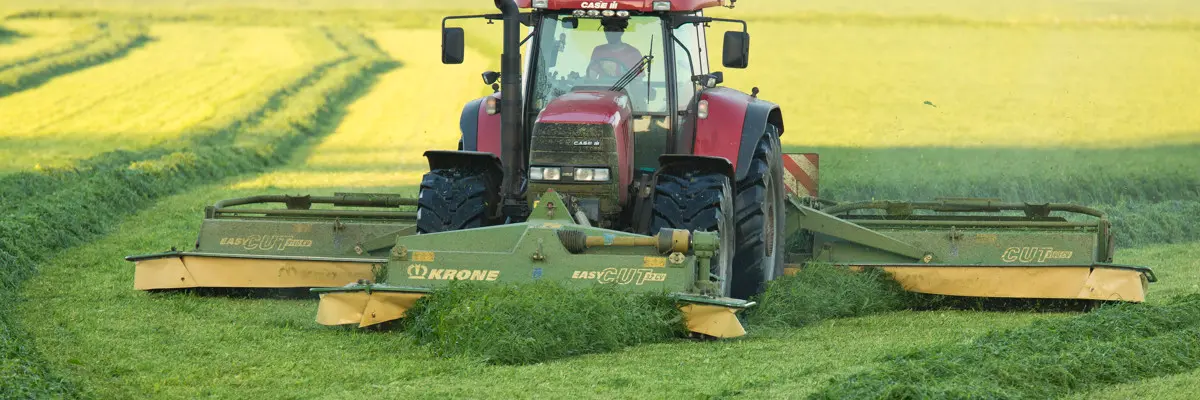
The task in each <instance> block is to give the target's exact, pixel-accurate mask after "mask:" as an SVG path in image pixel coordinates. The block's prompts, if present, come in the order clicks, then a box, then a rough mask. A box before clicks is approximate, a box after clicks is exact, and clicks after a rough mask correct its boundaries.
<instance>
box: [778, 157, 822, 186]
mask: <svg viewBox="0 0 1200 400" xmlns="http://www.w3.org/2000/svg"><path fill="white" fill-rule="evenodd" d="M820 160H821V158H820V157H819V156H817V153H786V154H784V155H783V186H785V187H787V190H788V193H792V194H795V195H797V196H811V197H817V166H818V165H820Z"/></svg>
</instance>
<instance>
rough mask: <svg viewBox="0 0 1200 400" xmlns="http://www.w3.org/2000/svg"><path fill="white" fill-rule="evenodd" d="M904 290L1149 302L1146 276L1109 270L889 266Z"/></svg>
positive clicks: (1084, 268) (1031, 297)
mask: <svg viewBox="0 0 1200 400" xmlns="http://www.w3.org/2000/svg"><path fill="white" fill-rule="evenodd" d="M883 270H884V271H887V272H888V273H890V274H891V275H892V277H893V278H894V279H896V281H897V282H900V286H901V287H903V288H904V290H907V291H910V292H917V293H927V294H939V295H946V296H965V297H1006V298H1027V299H1079V300H1116V301H1129V302H1142V301H1146V287H1147V285H1148V281H1147V279H1146V276H1145V274H1143V273H1142V272H1139V271H1136V270H1131V269H1118V268H1105V267H1089V266H1080V267H1049V268H1048V267H1009V266H1005V267H971V266H961V267H958V266H953V267H948V266H930V267H915V266H884V267H883Z"/></svg>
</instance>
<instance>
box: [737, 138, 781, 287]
mask: <svg viewBox="0 0 1200 400" xmlns="http://www.w3.org/2000/svg"><path fill="white" fill-rule="evenodd" d="M780 152H781V145H780V143H779V129H778V128H777V127H775V126H774V125H769V124H768V125H767V130H766V132H764V135H763V137H762V139H759V141H758V144H757V145H756V147H755V149H754V159H753V160H751V161H750V167H749V170H748V171H747V174H746V177H745V178H743V179H742V180H741V181H739V182H738V190H737V199H736V200H735V201H734V204H735V206H736V207H737V211H736V218H735V225H736V226H737V251H736V252H735V253H734V254H735V255H734V263H733V265H735V266H736V268H735V269H734V271H733V297H737V298H740V299H749V298H750V297H751V296H754V295H756V294H758V293H760V292H762V291H763V289H765V288H766V284H767V282H770V281H771V280H772V279H775V278H776V277H778V276H780V275H782V274H783V258H784V257H783V254H784V252H785V250H786V249H785V248H784V246H785V244H786V240H787V238H785V237H784V235H783V234H784V222H785V221H784V212H785V211H784V208H783V207H784V206H783V202H784V197H783V196H784V193H783V190H784V189H783V160H782V159H781V158H780V157H781V155H780Z"/></svg>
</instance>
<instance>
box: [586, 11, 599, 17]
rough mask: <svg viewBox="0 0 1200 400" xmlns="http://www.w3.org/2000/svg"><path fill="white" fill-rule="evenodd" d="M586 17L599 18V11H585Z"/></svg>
mask: <svg viewBox="0 0 1200 400" xmlns="http://www.w3.org/2000/svg"><path fill="white" fill-rule="evenodd" d="M587 15H588V16H589V17H599V16H600V10H588V11H587Z"/></svg>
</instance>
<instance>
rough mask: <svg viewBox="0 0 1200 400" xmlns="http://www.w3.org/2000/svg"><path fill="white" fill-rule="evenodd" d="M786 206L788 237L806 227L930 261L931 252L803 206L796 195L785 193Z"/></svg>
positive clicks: (846, 239)
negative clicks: (786, 196)
mask: <svg viewBox="0 0 1200 400" xmlns="http://www.w3.org/2000/svg"><path fill="white" fill-rule="evenodd" d="M787 206H788V207H789V208H788V210H787V211H788V212H787V217H786V224H785V228H786V232H785V235H787V236H788V237H791V236H792V235H793V234H795V233H797V232H799V231H800V230H808V231H812V232H816V233H821V234H825V235H829V236H833V237H836V238H838V239H842V240H845V241H848V242H852V243H855V244H859V245H863V246H867V247H870V248H874V249H879V250H883V251H886V252H889V253H893V254H896V255H900V256H904V257H907V258H910V259H913V260H916V261H919V262H924V263H928V262H930V261H933V256H932V255H931V254H930V253H929V252H926V251H924V250H921V249H919V248H917V247H915V246H913V245H911V244H908V243H905V242H902V241H899V240H896V239H893V238H891V237H889V236H887V235H884V234H881V233H879V232H875V231H873V230H870V229H867V228H864V227H862V226H861V225H858V224H855V223H853V222H849V221H846V220H843V219H841V218H838V217H835V216H833V215H830V214H827V213H824V212H821V211H820V210H817V209H815V208H812V207H808V206H805V205H803V204H801V203H800V202H799V201H797V199H796V197H795V196H792V195H788V198H787Z"/></svg>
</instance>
